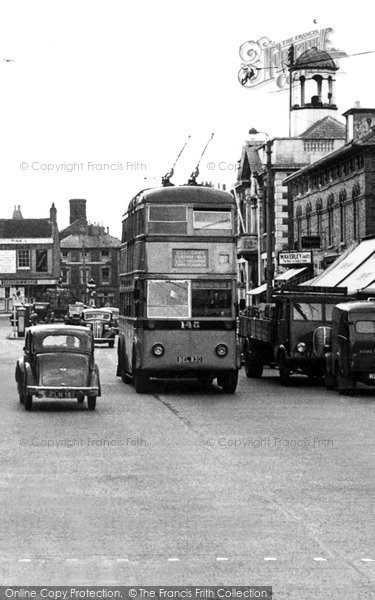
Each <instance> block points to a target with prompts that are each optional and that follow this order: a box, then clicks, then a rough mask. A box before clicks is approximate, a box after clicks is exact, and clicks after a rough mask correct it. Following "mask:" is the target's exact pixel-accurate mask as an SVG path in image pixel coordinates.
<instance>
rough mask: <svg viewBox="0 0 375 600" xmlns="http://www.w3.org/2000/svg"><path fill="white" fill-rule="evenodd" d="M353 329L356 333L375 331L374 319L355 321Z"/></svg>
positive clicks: (371, 332)
mask: <svg viewBox="0 0 375 600" xmlns="http://www.w3.org/2000/svg"><path fill="white" fill-rule="evenodd" d="M355 330H356V332H357V333H370V334H371V335H374V333H375V321H357V322H356V324H355Z"/></svg>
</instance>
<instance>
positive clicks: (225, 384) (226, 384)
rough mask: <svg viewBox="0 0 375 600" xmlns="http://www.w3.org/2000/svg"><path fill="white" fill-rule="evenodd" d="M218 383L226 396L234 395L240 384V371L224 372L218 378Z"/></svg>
mask: <svg viewBox="0 0 375 600" xmlns="http://www.w3.org/2000/svg"><path fill="white" fill-rule="evenodd" d="M217 382H218V384H219V386H220V387H221V388H222V390H223V392H224V393H225V394H234V392H235V391H236V387H237V382H238V370H237V369H235V370H233V371H223V373H221V374H220V375H219V376H218V378H217Z"/></svg>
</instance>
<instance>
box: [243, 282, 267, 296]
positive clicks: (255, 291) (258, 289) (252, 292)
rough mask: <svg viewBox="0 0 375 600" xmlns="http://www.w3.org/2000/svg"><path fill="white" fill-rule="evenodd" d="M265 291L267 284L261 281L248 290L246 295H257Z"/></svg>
mask: <svg viewBox="0 0 375 600" xmlns="http://www.w3.org/2000/svg"><path fill="white" fill-rule="evenodd" d="M266 291H267V284H266V283H263V284H262V285H260V286H259V287H256V288H254V289H253V290H250V291H249V292H247V295H248V296H259V294H263V293H264V292H266Z"/></svg>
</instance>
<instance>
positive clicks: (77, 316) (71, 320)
mask: <svg viewBox="0 0 375 600" xmlns="http://www.w3.org/2000/svg"><path fill="white" fill-rule="evenodd" d="M84 309H85V305H84V304H83V302H75V303H74V304H69V308H68V312H67V313H66V315H65V317H64V323H65V324H66V325H82V311H83V310H84Z"/></svg>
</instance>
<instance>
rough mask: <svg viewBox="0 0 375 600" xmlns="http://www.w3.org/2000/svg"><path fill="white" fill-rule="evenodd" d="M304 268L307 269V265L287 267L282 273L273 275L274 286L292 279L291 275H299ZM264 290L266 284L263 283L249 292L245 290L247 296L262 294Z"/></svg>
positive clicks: (265, 289)
mask: <svg viewBox="0 0 375 600" xmlns="http://www.w3.org/2000/svg"><path fill="white" fill-rule="evenodd" d="M306 269H308V267H298V268H295V269H288V270H287V271H285V272H284V273H281V274H280V275H277V277H275V287H280V285H281V284H282V283H285V282H286V281H290V280H291V279H293V277H297V275H300V274H301V273H302V272H303V271H306ZM278 283H280V285H278ZM266 291H267V284H266V283H263V284H262V285H260V286H259V287H256V288H254V289H253V290H250V291H249V292H247V294H248V295H249V296H259V294H263V293H264V292H266Z"/></svg>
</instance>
